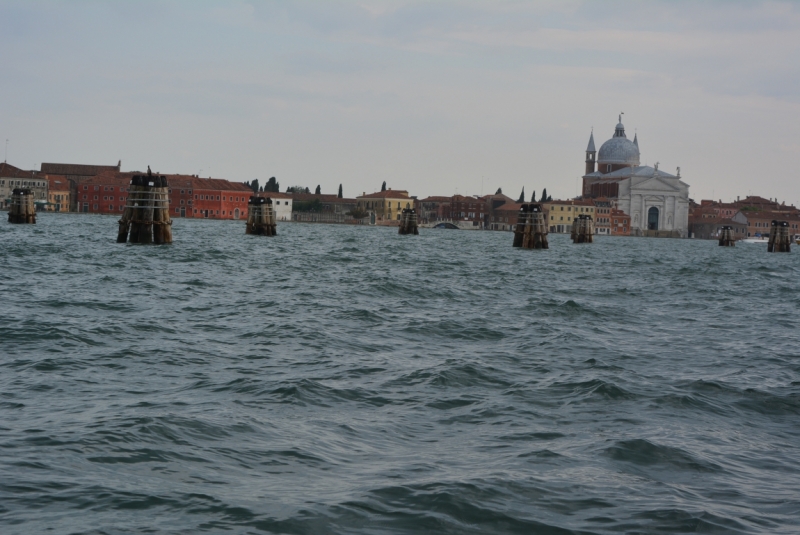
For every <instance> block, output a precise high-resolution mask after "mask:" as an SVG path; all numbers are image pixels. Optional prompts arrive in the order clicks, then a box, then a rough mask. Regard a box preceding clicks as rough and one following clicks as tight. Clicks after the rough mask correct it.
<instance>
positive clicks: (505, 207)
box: [489, 201, 523, 230]
mask: <svg viewBox="0 0 800 535" xmlns="http://www.w3.org/2000/svg"><path fill="white" fill-rule="evenodd" d="M522 204H523V203H518V202H513V201H511V202H507V203H503V204H501V205H499V206H498V207H496V208H495V209H494V210H492V215H491V216H490V217H489V229H490V230H514V227H515V226H516V225H517V217H518V216H519V210H520V208H521V207H522Z"/></svg>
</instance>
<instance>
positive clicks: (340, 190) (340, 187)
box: [337, 184, 342, 199]
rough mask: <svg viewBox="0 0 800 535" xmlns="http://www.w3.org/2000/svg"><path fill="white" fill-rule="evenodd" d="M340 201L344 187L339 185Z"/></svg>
mask: <svg viewBox="0 0 800 535" xmlns="http://www.w3.org/2000/svg"><path fill="white" fill-rule="evenodd" d="M337 197H339V198H340V199H341V198H342V185H341V184H339V195H337Z"/></svg>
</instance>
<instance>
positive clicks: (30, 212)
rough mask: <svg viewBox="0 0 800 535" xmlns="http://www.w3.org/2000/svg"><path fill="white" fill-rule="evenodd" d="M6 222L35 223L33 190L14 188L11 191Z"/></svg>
mask: <svg viewBox="0 0 800 535" xmlns="http://www.w3.org/2000/svg"><path fill="white" fill-rule="evenodd" d="M8 222H9V223H21V224H25V223H27V224H31V225H35V224H36V209H35V208H34V205H33V191H31V190H30V189H28V188H14V190H13V191H12V192H11V206H9V207H8Z"/></svg>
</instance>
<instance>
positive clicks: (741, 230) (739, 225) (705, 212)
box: [689, 205, 769, 240]
mask: <svg viewBox="0 0 800 535" xmlns="http://www.w3.org/2000/svg"><path fill="white" fill-rule="evenodd" d="M721 211H722V212H724V215H720V212H721ZM730 211H731V210H728V209H727V208H726V209H724V210H720V209H719V207H715V206H708V205H707V206H704V207H701V208H698V209H696V210H694V211H693V212H692V215H691V217H690V218H689V235H690V236H691V237H692V238H697V239H701V240H712V239H719V236H720V232H721V230H722V227H726V226H727V227H731V231H732V234H733V238H734V239H736V240H741V239H743V238H746V237H747V236H748V234H747V218H746V217H745V215H744V213H742V212H740V211H739V210H736V212H735V213H734V214H732V215H731V214H730V213H729V212H730ZM767 232H769V230H767Z"/></svg>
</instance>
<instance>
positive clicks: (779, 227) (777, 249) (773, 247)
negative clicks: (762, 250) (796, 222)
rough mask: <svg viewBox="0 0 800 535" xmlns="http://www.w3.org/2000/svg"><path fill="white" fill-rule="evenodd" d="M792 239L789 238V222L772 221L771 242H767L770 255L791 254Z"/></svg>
mask: <svg viewBox="0 0 800 535" xmlns="http://www.w3.org/2000/svg"><path fill="white" fill-rule="evenodd" d="M791 243H792V241H791V239H790V238H789V223H788V222H787V221H777V220H775V219H773V220H772V224H770V226H769V241H768V242H767V252H768V253H789V252H791V249H792V247H791Z"/></svg>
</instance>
